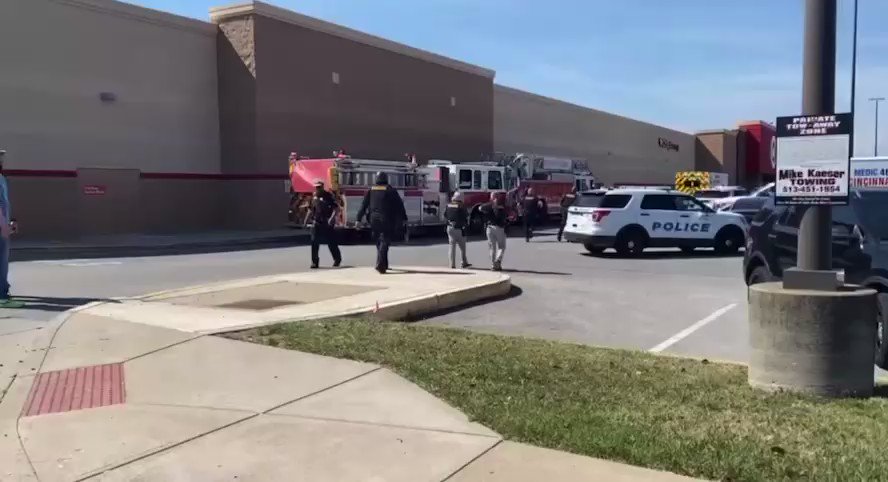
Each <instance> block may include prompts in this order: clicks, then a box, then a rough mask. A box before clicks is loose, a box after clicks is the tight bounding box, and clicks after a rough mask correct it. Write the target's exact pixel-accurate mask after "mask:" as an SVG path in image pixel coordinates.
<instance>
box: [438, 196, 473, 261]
mask: <svg viewBox="0 0 888 482" xmlns="http://www.w3.org/2000/svg"><path fill="white" fill-rule="evenodd" d="M444 219H446V220H447V244H448V245H449V248H450V268H452V269H456V247H457V246H459V251H460V253H461V254H462V267H463V268H468V267H470V266H472V265H471V264H469V260H468V258H466V234H465V230H466V227H467V226H468V224H469V210H468V209H466V205H465V204H463V201H462V193H459V192H456V193H454V194H453V198H452V199H451V200H450V202H449V203H448V204H447V209H445V210H444Z"/></svg>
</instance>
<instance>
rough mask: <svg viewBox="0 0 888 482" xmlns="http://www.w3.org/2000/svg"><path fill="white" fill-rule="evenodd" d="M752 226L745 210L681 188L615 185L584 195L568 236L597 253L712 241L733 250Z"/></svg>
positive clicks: (691, 247)
mask: <svg viewBox="0 0 888 482" xmlns="http://www.w3.org/2000/svg"><path fill="white" fill-rule="evenodd" d="M590 194H591V193H590ZM746 227H747V224H746V219H745V218H744V217H743V216H741V215H740V214H736V213H730V212H717V211H715V210H714V209H712V208H710V207H708V206H706V205H705V204H703V203H702V202H700V201H699V200H697V199H695V198H694V197H692V196H689V195H687V194H684V193H681V192H678V191H672V190H665V189H662V190H652V189H614V190H610V191H607V192H606V193H605V194H604V195H601V194H600V193H597V194H595V195H589V196H586V195H581V196H580V197H579V198H578V199H577V200H576V202H575V203H574V205H573V206H572V207H571V208H570V209H569V210H568V216H567V223H566V226H565V228H564V237H565V239H566V240H567V241H570V242H574V243H582V244H583V245H584V246H585V247H586V249H587V250H589V252H590V253H593V254H598V253H601V252H603V251H604V250H605V249H608V248H613V249H615V250H616V251H617V253H618V254H620V255H622V256H637V255H639V254H641V253H642V251H644V249H645V248H662V247H677V248H681V250H682V251H684V252H691V251H693V250H694V249H696V248H703V247H711V248H715V250H716V252H718V253H722V254H731V253H735V252H737V250H738V249H739V248H740V247H741V246H743V245H744V243H745V241H746Z"/></svg>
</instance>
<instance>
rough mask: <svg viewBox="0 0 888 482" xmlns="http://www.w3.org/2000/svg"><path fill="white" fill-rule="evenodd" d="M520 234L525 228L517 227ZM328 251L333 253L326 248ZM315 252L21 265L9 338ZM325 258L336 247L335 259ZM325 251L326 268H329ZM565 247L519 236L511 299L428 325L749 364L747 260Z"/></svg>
mask: <svg viewBox="0 0 888 482" xmlns="http://www.w3.org/2000/svg"><path fill="white" fill-rule="evenodd" d="M515 231H516V232H517V231H518V230H515ZM322 249H323V248H322ZM308 250H309V248H308V247H307V246H294V247H284V248H275V249H261V250H249V251H232V252H217V253H207V254H183V255H164V256H154V257H130V258H107V259H102V258H98V259H88V260H76V259H75V260H47V261H26V262H25V261H23V262H15V263H13V264H12V267H11V281H12V285H13V292H14V293H15V294H16V295H18V296H24V297H26V298H25V300H26V302H27V306H26V307H25V309H22V310H0V334H3V333H9V332H12V331H21V330H22V329H27V328H30V327H33V326H39V324H41V323H44V322H45V321H46V320H49V319H51V318H52V317H53V316H55V315H57V314H58V313H60V312H61V311H64V310H65V309H68V308H70V307H72V306H76V305H78V304H83V303H86V302H89V301H92V300H97V299H107V298H112V297H120V296H134V295H140V294H144V293H148V292H154V291H159V290H165V289H172V288H179V287H186V286H191V285H195V284H202V283H208V282H215V281H221V280H227V279H235V278H247V277H252V276H261V275H268V274H277V273H286V272H293V271H304V270H307V268H308V258H309V253H308ZM324 251H325V250H324ZM324 251H322V255H321V256H322V264H323V263H324V262H326V263H328V264H329V258H328V257H326V256H327V255H328V253H326V252H324ZM446 251H447V246H446V243H444V241H443V239H441V238H437V237H425V238H421V239H414V240H412V241H411V243H410V244H406V245H398V246H395V247H393V248H392V252H391V259H392V264H393V265H397V264H410V265H443V264H445V263H446ZM343 252H344V256H345V263H344V264H346V265H350V266H354V265H372V263H373V259H374V256H375V253H374V249H373V247H372V246H368V245H356V246H345V247H343ZM584 253H585V252H584V250H583V248H582V247H581V246H580V245H576V244H568V243H557V242H556V241H555V238H554V236H553V231H552V230H549V231H545V232H543V233H541V235H540V236H538V237H536V238H535V239H534V240H532V242H530V243H525V242H524V239H523V238H515V237H513V238H510V239H509V241H508V250H507V253H506V258H505V262H504V268H505V269H506V270H507V271H508V273H509V274H510V275H511V276H512V278H513V284H514V286H515V288H514V289H513V293H512V296H510V297H509V298H507V299H503V300H499V301H495V302H492V303H486V304H482V305H478V306H472V307H468V308H466V309H463V310H458V311H453V312H449V313H442V314H440V315H438V316H435V317H433V318H430V319H427V320H423V321H421V322H420V323H427V324H436V325H444V326H458V327H465V328H470V329H473V330H479V331H485V332H495V333H503V334H511V335H524V336H533V337H542V338H549V339H555V340H562V341H568V342H576V343H585V344H591V345H599V346H610V347H618V348H629V349H640V350H651V349H657V350H658V351H662V352H664V353H675V354H681V355H688V356H695V357H705V358H709V359H713V360H716V359H718V360H730V361H739V362H743V361H745V360H746V356H747V324H746V288H745V285H744V284H743V281H742V279H741V276H740V265H741V258H740V257H739V256H732V257H719V256H715V255H713V254H712V253H711V251H710V252H706V251H700V252H699V253H696V254H694V255H685V254H682V253H680V252H679V251H669V250H660V251H653V252H650V253H646V254H645V256H643V257H642V258H639V259H621V258H617V257H616V256H612V255H611V256H609V255H607V254H605V255H604V256H601V257H593V256H588V255H586V254H584ZM469 257H470V261H471V262H473V263H474V264H475V266H476V267H477V268H481V269H486V268H488V267H489V266H490V261H489V258H488V255H487V245H486V242H485V241H483V240H481V239H480V238H479V239H476V240H474V241H472V242H470V243H469Z"/></svg>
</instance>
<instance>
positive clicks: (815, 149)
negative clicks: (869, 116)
mask: <svg viewBox="0 0 888 482" xmlns="http://www.w3.org/2000/svg"><path fill="white" fill-rule="evenodd" d="M852 124H853V115H852V114H822V115H797V116H790V117H778V118H777V145H776V149H777V152H776V158H777V159H776V160H777V189H776V191H777V192H776V202H777V204H781V205H794V206H841V205H847V204H848V185H849V178H850V176H851V152H850V149H849V147H850V137H851V132H852V130H853V125H852Z"/></svg>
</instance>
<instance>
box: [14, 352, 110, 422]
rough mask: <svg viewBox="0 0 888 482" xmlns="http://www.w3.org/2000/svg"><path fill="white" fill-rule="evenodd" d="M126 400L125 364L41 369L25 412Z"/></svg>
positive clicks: (41, 412) (60, 410)
mask: <svg viewBox="0 0 888 482" xmlns="http://www.w3.org/2000/svg"><path fill="white" fill-rule="evenodd" d="M125 402H126V390H125V387H124V377H123V364H121V363H112V364H110V365H97V366H91V367H78V368H70V369H67V370H58V371H52V372H46V373H41V374H39V375H37V378H36V379H35V380H34V383H33V384H32V385H31V391H30V392H29V393H28V398H27V399H26V401H25V406H24V407H23V408H22V416H24V417H33V416H36V415H44V414H48V413H63V412H70V411H72V410H82V409H85V408H96V407H105V406H109V405H119V404H121V403H125Z"/></svg>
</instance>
